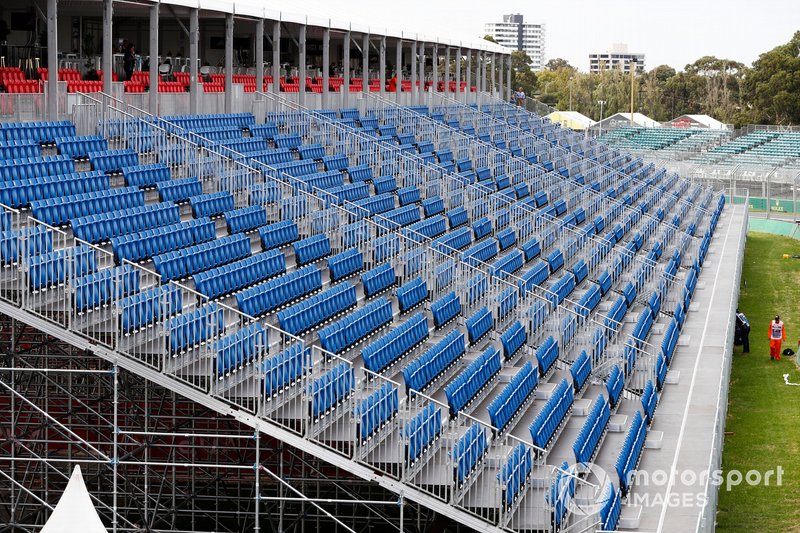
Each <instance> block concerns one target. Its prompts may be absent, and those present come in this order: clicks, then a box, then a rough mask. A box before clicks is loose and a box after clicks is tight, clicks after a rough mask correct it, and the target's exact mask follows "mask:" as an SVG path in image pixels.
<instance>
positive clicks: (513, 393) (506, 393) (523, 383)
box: [487, 361, 539, 433]
mask: <svg viewBox="0 0 800 533" xmlns="http://www.w3.org/2000/svg"><path fill="white" fill-rule="evenodd" d="M538 384H539V379H538V377H537V375H536V372H535V371H534V369H533V366H532V365H531V362H530V361H526V362H525V364H524V365H522V368H520V370H519V371H518V372H517V373H516V374H514V377H513V378H511V381H510V382H509V383H508V385H506V386H505V387H503V389H502V390H501V391H500V394H498V395H497V397H495V399H494V400H492V402H491V403H490V404H489V406H488V408H487V409H488V411H489V419H490V420H491V422H492V426H494V428H495V429H497V431H498V432H500V433H503V432H504V431H505V430H506V428H507V426H508V425H509V423H510V422H511V420H512V419H513V418H514V416H516V414H517V412H518V411H519V410H520V408H521V407H522V406H523V405H524V404H525V403H526V402H527V401H528V398H530V397H531V395H532V394H533V392H534V390H536V386H537V385H538Z"/></svg>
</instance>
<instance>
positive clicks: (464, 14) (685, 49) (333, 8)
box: [269, 0, 800, 71]
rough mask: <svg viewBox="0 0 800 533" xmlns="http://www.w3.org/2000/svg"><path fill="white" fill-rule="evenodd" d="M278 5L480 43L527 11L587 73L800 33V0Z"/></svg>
mask: <svg viewBox="0 0 800 533" xmlns="http://www.w3.org/2000/svg"><path fill="white" fill-rule="evenodd" d="M269 4H270V5H269V7H270V8H273V9H275V8H277V9H284V10H286V11H291V12H294V13H302V14H308V15H315V16H322V17H333V18H335V19H336V20H341V21H350V22H357V23H360V24H368V25H370V26H373V27H390V28H394V29H398V30H403V31H409V32H419V33H423V34H427V35H431V36H441V37H449V38H455V39H459V40H472V39H475V38H481V37H483V35H484V33H485V32H484V26H483V25H484V23H485V22H491V21H497V22H499V21H501V20H502V16H503V15H504V14H508V13H512V12H513V13H522V14H523V15H524V16H525V21H526V22H536V23H544V24H546V26H547V36H546V41H547V50H546V57H547V58H548V59H552V58H554V57H563V58H565V59H567V60H568V61H569V62H570V63H571V64H572V65H573V66H575V67H578V68H579V69H581V70H584V71H585V70H587V69H588V67H589V65H588V63H589V59H588V54H589V53H590V52H603V51H605V50H607V49H608V48H609V47H610V45H611V44H612V43H626V44H628V46H629V49H630V50H631V51H632V52H642V53H644V54H646V59H645V61H646V66H647V69H648V70H649V69H651V68H653V67H655V66H657V65H661V64H668V65H670V66H672V67H675V68H677V69H683V67H684V66H685V65H686V64H687V63H691V62H693V61H694V60H695V59H697V58H699V57H702V56H704V55H715V56H717V57H724V58H729V59H735V60H739V61H743V62H744V63H746V64H748V65H749V64H750V63H751V62H752V61H754V60H755V59H757V58H758V55H759V54H760V53H762V52H764V51H767V50H770V49H772V48H773V47H775V46H777V45H779V44H782V43H785V42H787V41H788V40H789V39H790V38H791V36H792V35H793V34H794V32H795V31H797V30H800V0H758V1H753V0H550V1H527V2H526V1H518V2H501V1H486V0H481V1H476V0H461V1H456V0H389V1H386V0H383V1H381V0H378V1H371V2H366V1H364V0H303V1H302V2H297V1H291V0H270V2H269Z"/></svg>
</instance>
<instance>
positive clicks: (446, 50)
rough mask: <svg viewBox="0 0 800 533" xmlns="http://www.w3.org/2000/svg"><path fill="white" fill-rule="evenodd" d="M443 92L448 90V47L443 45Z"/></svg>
mask: <svg viewBox="0 0 800 533" xmlns="http://www.w3.org/2000/svg"><path fill="white" fill-rule="evenodd" d="M444 92H445V93H449V92H450V47H449V46H445V47H444Z"/></svg>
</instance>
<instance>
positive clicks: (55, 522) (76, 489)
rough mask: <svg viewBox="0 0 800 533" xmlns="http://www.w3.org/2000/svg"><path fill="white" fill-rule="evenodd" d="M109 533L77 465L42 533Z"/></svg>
mask: <svg viewBox="0 0 800 533" xmlns="http://www.w3.org/2000/svg"><path fill="white" fill-rule="evenodd" d="M76 531H80V532H81V533H108V530H107V529H106V528H105V526H104V525H103V522H102V520H100V517H99V516H98V515H97V511H96V510H95V508H94V504H93V503H92V498H91V497H90V496H89V491H88V490H86V484H85V483H84V482H83V476H82V475H81V467H80V466H78V465H76V466H75V470H73V471H72V477H71V478H69V483H67V488H66V489H64V494H62V495H61V499H60V500H58V505H56V508H55V510H54V511H53V514H51V515H50V519H49V520H48V521H47V523H46V524H45V525H44V527H43V528H42V531H41V533H75V532H76Z"/></svg>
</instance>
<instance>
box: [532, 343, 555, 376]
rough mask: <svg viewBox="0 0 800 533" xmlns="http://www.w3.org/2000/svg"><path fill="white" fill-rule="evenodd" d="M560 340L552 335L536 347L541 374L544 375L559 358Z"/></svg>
mask: <svg viewBox="0 0 800 533" xmlns="http://www.w3.org/2000/svg"><path fill="white" fill-rule="evenodd" d="M558 352H559V349H558V341H557V340H556V339H554V338H553V336H552V335H550V336H549V337H547V338H546V339H545V340H544V342H542V344H540V345H539V347H538V348H537V349H536V361H537V362H538V364H539V376H541V377H544V376H546V375H547V373H548V372H550V369H552V368H553V365H554V364H555V362H556V360H558Z"/></svg>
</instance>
